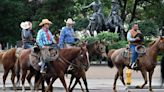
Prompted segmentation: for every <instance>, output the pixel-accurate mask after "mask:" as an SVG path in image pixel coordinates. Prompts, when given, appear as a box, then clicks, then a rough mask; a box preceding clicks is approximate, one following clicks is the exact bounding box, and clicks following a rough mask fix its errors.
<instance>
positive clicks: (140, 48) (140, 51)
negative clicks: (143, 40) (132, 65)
mask: <svg viewBox="0 0 164 92" xmlns="http://www.w3.org/2000/svg"><path fill="white" fill-rule="evenodd" d="M135 51H136V52H137V53H138V57H142V56H144V55H145V53H146V47H145V46H144V45H137V46H136V48H135ZM131 54H132V52H131V51H130V47H129V45H128V46H126V49H125V50H124V51H123V53H122V55H123V56H124V57H126V58H131Z"/></svg>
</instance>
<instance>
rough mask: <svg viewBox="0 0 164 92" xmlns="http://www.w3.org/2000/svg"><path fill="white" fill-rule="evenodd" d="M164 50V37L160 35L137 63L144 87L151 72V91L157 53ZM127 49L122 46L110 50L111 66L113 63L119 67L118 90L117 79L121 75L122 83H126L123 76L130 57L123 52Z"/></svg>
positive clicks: (150, 89) (114, 86)
mask: <svg viewBox="0 0 164 92" xmlns="http://www.w3.org/2000/svg"><path fill="white" fill-rule="evenodd" d="M161 50H162V51H163V50H164V38H162V37H159V38H157V39H156V40H155V41H154V42H152V43H151V44H150V45H149V47H148V48H147V50H146V54H145V55H143V56H142V57H139V58H138V61H137V65H138V67H139V70H140V71H141V73H142V76H143V78H144V80H145V82H144V84H143V85H141V86H140V88H143V87H144V86H145V85H146V84H147V72H148V73H149V91H152V86H151V82H152V75H153V72H154V68H155V66H156V64H157V55H158V52H159V51H161ZM124 51H125V48H121V49H118V50H112V51H109V52H108V59H109V61H108V64H109V66H113V64H114V65H115V66H116V68H117V69H118V71H117V73H116V75H115V79H114V85H113V90H114V91H116V81H117V79H118V77H119V76H120V79H121V81H122V83H123V84H124V85H125V82H124V77H123V69H124V67H125V66H128V65H129V58H127V57H124V56H123V55H122V53H123V52H124Z"/></svg>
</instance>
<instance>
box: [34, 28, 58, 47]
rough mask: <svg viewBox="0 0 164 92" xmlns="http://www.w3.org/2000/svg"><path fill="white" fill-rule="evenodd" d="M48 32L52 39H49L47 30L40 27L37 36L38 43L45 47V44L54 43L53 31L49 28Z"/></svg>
mask: <svg viewBox="0 0 164 92" xmlns="http://www.w3.org/2000/svg"><path fill="white" fill-rule="evenodd" d="M48 34H49V36H50V40H48V39H47V36H46V32H45V31H44V30H43V29H40V30H39V31H38V33H37V37H36V43H37V44H38V45H39V46H40V47H43V46H45V45H50V44H53V43H54V42H55V41H54V38H53V36H52V33H51V32H50V31H49V30H48Z"/></svg>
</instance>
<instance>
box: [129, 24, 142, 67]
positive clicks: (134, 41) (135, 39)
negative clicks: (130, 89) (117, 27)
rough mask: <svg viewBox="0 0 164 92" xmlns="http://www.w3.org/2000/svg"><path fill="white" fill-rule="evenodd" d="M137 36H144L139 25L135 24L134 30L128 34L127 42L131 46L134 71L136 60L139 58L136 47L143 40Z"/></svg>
mask: <svg viewBox="0 0 164 92" xmlns="http://www.w3.org/2000/svg"><path fill="white" fill-rule="evenodd" d="M137 34H142V33H141V31H139V30H138V24H137V23H134V25H133V27H132V29H131V30H130V31H129V32H128V33H127V40H128V42H129V45H130V50H131V52H132V59H131V62H130V67H131V68H132V69H133V68H134V67H135V64H136V59H137V58H138V53H137V51H136V46H138V45H140V44H141V43H142V41H143V40H142V39H141V38H140V37H136V36H137Z"/></svg>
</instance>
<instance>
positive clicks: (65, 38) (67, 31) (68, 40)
mask: <svg viewBox="0 0 164 92" xmlns="http://www.w3.org/2000/svg"><path fill="white" fill-rule="evenodd" d="M65 22H66V26H65V27H63V28H62V30H61V32H60V38H59V47H60V48H65V47H67V48H69V47H72V46H74V45H75V43H76V42H77V41H79V39H78V38H76V37H75V33H74V29H73V25H74V24H75V22H74V21H73V20H72V19H71V18H68V19H67V21H65Z"/></svg>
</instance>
